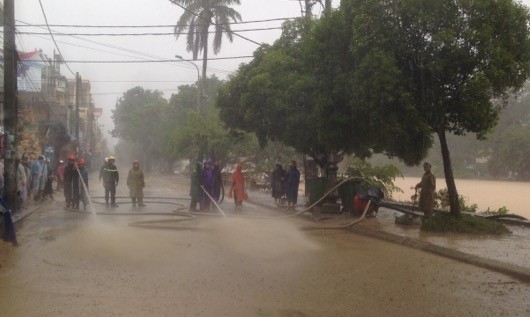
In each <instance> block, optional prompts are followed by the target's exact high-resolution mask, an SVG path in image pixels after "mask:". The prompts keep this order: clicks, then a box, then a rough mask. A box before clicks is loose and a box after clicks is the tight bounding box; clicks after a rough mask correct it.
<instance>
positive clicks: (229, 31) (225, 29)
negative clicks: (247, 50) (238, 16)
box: [170, 0, 262, 46]
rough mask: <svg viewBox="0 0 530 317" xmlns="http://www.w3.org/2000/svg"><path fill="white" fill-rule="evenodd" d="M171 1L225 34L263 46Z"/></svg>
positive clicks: (173, 0) (172, 0)
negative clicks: (231, 34)
mask: <svg viewBox="0 0 530 317" xmlns="http://www.w3.org/2000/svg"><path fill="white" fill-rule="evenodd" d="M170 1H171V3H173V4H175V5H176V6H178V7H180V8H182V9H183V10H184V11H188V12H189V13H191V14H193V15H194V16H196V17H198V18H199V19H202V20H204V21H205V22H207V23H211V24H213V25H215V26H217V27H219V28H220V29H222V30H223V31H225V32H228V33H233V34H234V35H235V36H237V37H240V38H242V39H244V40H247V41H249V42H251V43H254V44H256V45H259V46H261V44H262V43H258V42H256V41H254V40H251V39H249V38H248V37H245V36H243V35H240V34H237V33H235V32H234V31H231V30H228V29H227V28H225V27H223V26H221V25H220V24H218V23H215V22H212V21H209V20H206V19H205V18H203V17H201V16H200V15H198V14H197V13H195V12H193V11H191V10H190V9H188V8H186V7H184V6H182V5H181V4H180V3H177V2H175V0H170Z"/></svg>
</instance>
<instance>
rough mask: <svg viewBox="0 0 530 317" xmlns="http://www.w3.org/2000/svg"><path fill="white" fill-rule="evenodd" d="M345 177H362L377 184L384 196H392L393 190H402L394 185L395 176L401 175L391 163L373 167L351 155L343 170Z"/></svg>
mask: <svg viewBox="0 0 530 317" xmlns="http://www.w3.org/2000/svg"><path fill="white" fill-rule="evenodd" d="M345 176H346V177H354V176H355V177H362V178H364V179H366V180H367V181H368V182H369V183H371V184H373V185H377V186H378V187H379V188H381V190H382V191H383V193H384V194H385V197H386V198H392V193H393V192H403V190H401V188H399V187H397V186H395V185H394V180H395V179H396V177H403V175H402V174H401V172H400V171H399V170H398V169H397V168H396V167H395V166H393V165H385V166H377V167H373V166H372V165H371V164H370V163H368V162H366V161H364V160H361V159H359V158H357V157H353V158H352V159H351V160H350V162H349V163H348V166H347V168H346V171H345Z"/></svg>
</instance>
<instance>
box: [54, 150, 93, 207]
mask: <svg viewBox="0 0 530 317" xmlns="http://www.w3.org/2000/svg"><path fill="white" fill-rule="evenodd" d="M61 162H62V161H60V162H59V163H60V165H59V167H58V168H57V170H56V174H59V175H61V178H62V180H61V182H60V186H62V187H63V193H64V200H65V202H66V208H71V209H75V210H79V203H80V202H82V203H83V209H84V210H86V206H87V204H88V170H87V168H86V166H85V160H84V159H82V158H81V159H78V160H77V162H76V161H75V157H74V156H73V155H69V156H68V161H67V163H66V166H64V163H61ZM58 179H59V177H58ZM57 183H58V184H57V186H58V187H59V181H58V182H57Z"/></svg>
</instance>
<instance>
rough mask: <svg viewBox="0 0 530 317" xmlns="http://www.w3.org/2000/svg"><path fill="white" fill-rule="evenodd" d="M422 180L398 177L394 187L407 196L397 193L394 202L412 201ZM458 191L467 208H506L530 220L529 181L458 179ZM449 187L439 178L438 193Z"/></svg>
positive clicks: (480, 209)
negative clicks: (469, 206) (415, 187)
mask: <svg viewBox="0 0 530 317" xmlns="http://www.w3.org/2000/svg"><path fill="white" fill-rule="evenodd" d="M419 181H420V178H415V177H405V178H396V180H395V184H396V186H398V187H399V188H401V189H402V190H403V191H404V193H394V199H396V200H400V201H411V198H410V197H411V196H412V195H413V194H414V189H410V187H412V186H415V185H416V184H417V183H418V182H419ZM455 183H456V189H457V191H458V194H459V195H462V196H463V197H464V198H465V199H466V204H467V205H472V204H477V205H478V207H479V209H478V210H479V211H484V210H486V209H488V208H490V210H493V211H495V210H497V209H499V208H501V207H503V206H504V207H506V208H507V209H508V210H509V212H510V213H514V214H518V215H520V216H523V217H525V218H527V219H530V195H529V193H530V182H512V181H490V180H471V179H456V180H455ZM443 188H447V186H446V184H445V179H444V178H443V177H442V178H441V177H437V179H436V190H440V189H443Z"/></svg>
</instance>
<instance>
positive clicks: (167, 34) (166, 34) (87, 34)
mask: <svg viewBox="0 0 530 317" xmlns="http://www.w3.org/2000/svg"><path fill="white" fill-rule="evenodd" d="M281 29H282V28H281V27H269V28H257V29H243V30H232V32H240V33H241V32H256V31H269V30H281ZM50 32H51V31H50ZM193 33H194V34H197V33H198V32H193ZM215 33H216V32H215V31H209V32H208V34H215ZM19 34H24V35H46V34H48V33H43V32H19ZM54 34H55V36H74V35H75V36H173V35H186V34H189V33H188V32H151V33H54ZM260 45H261V44H260Z"/></svg>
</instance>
